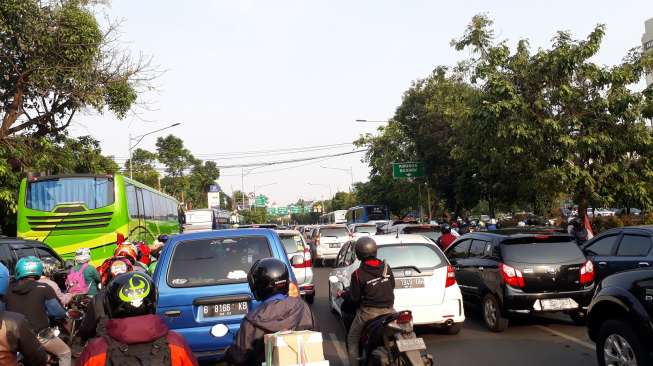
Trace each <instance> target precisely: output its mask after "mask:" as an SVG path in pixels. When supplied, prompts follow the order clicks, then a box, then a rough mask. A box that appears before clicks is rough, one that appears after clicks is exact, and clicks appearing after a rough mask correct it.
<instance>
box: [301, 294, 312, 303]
mask: <svg viewBox="0 0 653 366" xmlns="http://www.w3.org/2000/svg"><path fill="white" fill-rule="evenodd" d="M304 300H306V302H307V303H309V304H312V303H313V302H314V301H315V294H310V295H306V296H304Z"/></svg>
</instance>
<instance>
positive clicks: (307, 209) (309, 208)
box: [304, 206, 313, 213]
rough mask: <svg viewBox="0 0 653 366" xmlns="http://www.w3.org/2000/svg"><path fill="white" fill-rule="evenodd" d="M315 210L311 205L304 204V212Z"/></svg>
mask: <svg viewBox="0 0 653 366" xmlns="http://www.w3.org/2000/svg"><path fill="white" fill-rule="evenodd" d="M311 212H313V207H311V206H304V213H311Z"/></svg>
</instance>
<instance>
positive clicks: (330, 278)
mask: <svg viewBox="0 0 653 366" xmlns="http://www.w3.org/2000/svg"><path fill="white" fill-rule="evenodd" d="M329 282H331V283H332V284H334V285H335V284H336V283H338V277H336V276H329Z"/></svg>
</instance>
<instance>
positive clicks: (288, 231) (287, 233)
mask: <svg viewBox="0 0 653 366" xmlns="http://www.w3.org/2000/svg"><path fill="white" fill-rule="evenodd" d="M275 231H276V232H277V234H279V235H301V234H300V233H299V231H298V230H275Z"/></svg>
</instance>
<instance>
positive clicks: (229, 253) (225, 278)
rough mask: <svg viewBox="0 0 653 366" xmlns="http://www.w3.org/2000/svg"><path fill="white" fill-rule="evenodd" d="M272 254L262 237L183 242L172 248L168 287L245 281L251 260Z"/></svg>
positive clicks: (252, 262)
mask: <svg viewBox="0 0 653 366" xmlns="http://www.w3.org/2000/svg"><path fill="white" fill-rule="evenodd" d="M270 256H272V253H271V252H270V244H269V243H268V240H267V239H266V238H265V237H263V236H244V237H232V238H216V239H203V240H192V241H184V242H181V243H179V244H177V246H176V247H175V249H174V252H173V253H172V259H171V260H170V266H169V270H168V285H169V286H171V287H198V286H210V285H218V284H227V283H240V282H247V273H248V272H249V269H250V268H251V267H252V265H253V264H254V262H256V261H257V260H259V259H261V258H266V257H270Z"/></svg>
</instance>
